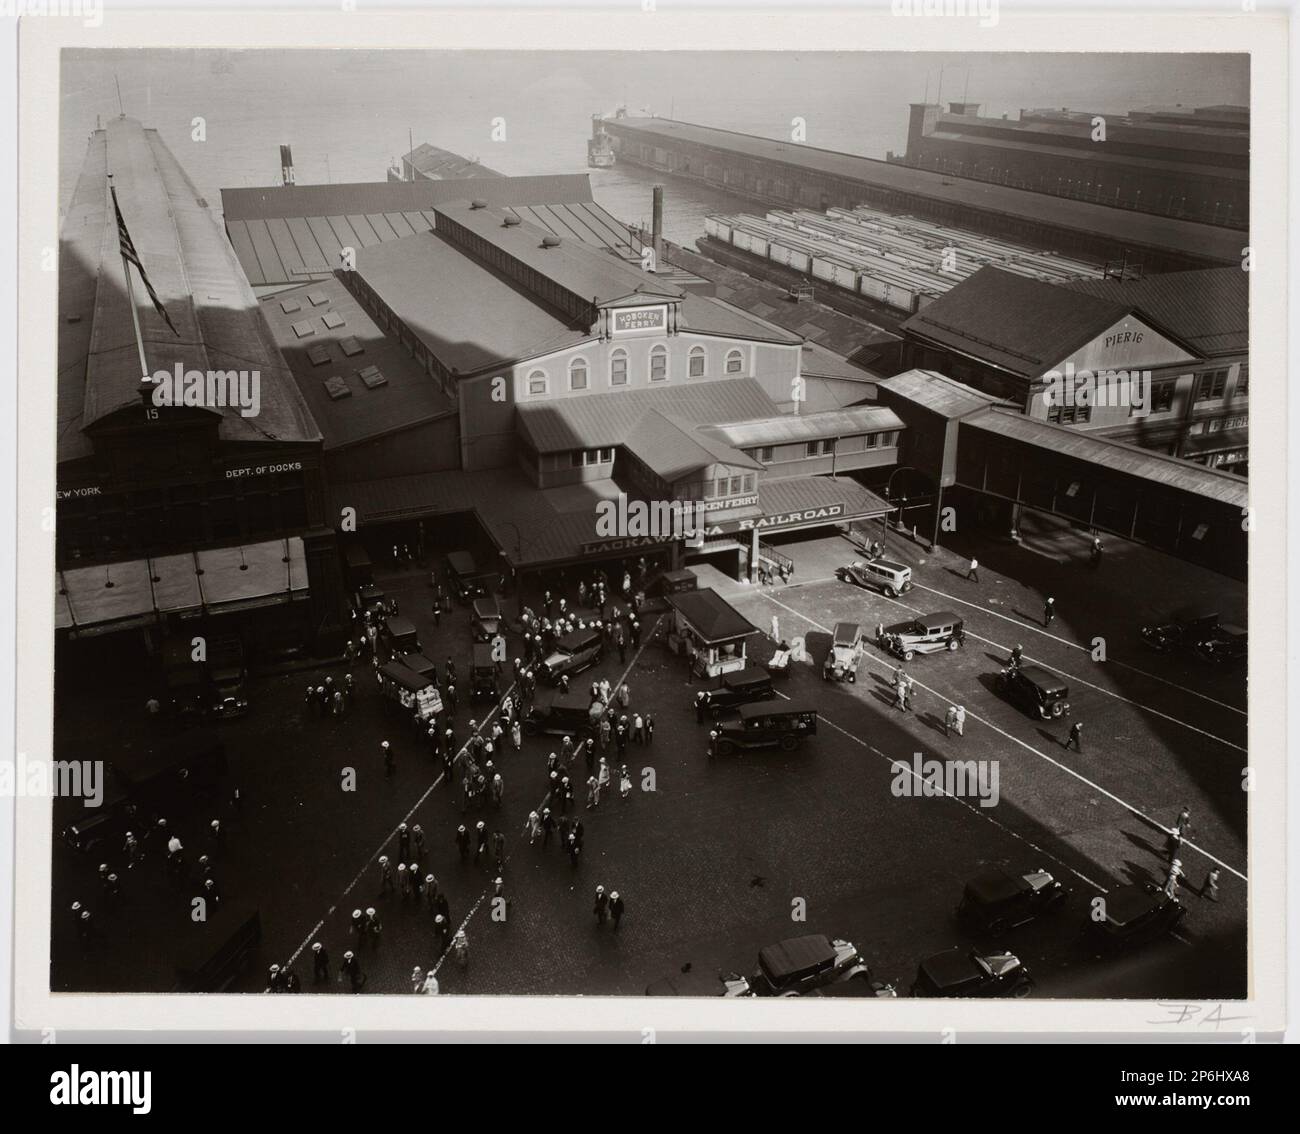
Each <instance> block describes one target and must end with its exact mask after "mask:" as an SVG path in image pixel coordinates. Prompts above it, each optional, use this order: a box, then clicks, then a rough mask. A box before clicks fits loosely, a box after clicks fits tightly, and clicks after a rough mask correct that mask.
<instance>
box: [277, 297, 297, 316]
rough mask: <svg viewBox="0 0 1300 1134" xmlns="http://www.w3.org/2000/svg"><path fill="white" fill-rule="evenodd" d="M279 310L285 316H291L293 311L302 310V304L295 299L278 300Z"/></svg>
mask: <svg viewBox="0 0 1300 1134" xmlns="http://www.w3.org/2000/svg"><path fill="white" fill-rule="evenodd" d="M280 310H281V311H283V312H284V313H285V314H286V315H292V314H293V313H294V312H295V311H301V310H302V304H301V303H299V302H298V301H297V300H296V299H282V300H280Z"/></svg>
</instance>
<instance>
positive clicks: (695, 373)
mask: <svg viewBox="0 0 1300 1134" xmlns="http://www.w3.org/2000/svg"><path fill="white" fill-rule="evenodd" d="M690 375H691V377H692V378H703V377H704V355H702V354H693V355H691V370H690Z"/></svg>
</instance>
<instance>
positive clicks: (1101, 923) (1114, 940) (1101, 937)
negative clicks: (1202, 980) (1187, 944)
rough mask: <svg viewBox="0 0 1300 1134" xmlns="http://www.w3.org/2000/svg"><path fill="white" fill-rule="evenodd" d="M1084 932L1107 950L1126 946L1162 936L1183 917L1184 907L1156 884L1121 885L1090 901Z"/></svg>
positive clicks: (1095, 943)
mask: <svg viewBox="0 0 1300 1134" xmlns="http://www.w3.org/2000/svg"><path fill="white" fill-rule="evenodd" d="M1091 908H1092V909H1094V910H1095V911H1096V916H1094V917H1090V918H1089V921H1088V923H1087V931H1088V933H1089V934H1090V935H1091V939H1092V943H1093V944H1094V945H1096V946H1097V947H1098V948H1099V949H1102V950H1105V951H1110V950H1120V949H1129V948H1133V947H1134V946H1137V945H1144V944H1146V943H1147V942H1149V941H1154V940H1156V939H1157V938H1160V937H1164V936H1165V935H1166V934H1167V933H1171V932H1172V931H1173V930H1174V929H1175V928H1177V926H1178V923H1179V922H1181V921H1182V920H1183V918H1184V917H1186V916H1187V907H1186V906H1184V905H1183V904H1182V903H1181V902H1180V901H1179V900H1178V899H1177V898H1171V897H1169V896H1168V895H1167V894H1166V893H1165V892H1164V891H1163V890H1162V889H1160V887H1159V886H1156V885H1154V884H1152V883H1150V882H1146V883H1143V884H1140V885H1136V886H1121V887H1120V888H1119V889H1118V890H1112V891H1111V892H1110V893H1109V894H1106V895H1104V896H1102V897H1101V898H1100V899H1099V902H1096V903H1093V905H1092V907H1091Z"/></svg>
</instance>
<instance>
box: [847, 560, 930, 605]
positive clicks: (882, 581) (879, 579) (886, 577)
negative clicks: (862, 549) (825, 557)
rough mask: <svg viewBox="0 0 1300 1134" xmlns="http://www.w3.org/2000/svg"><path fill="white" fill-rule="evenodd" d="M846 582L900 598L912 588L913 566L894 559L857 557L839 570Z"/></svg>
mask: <svg viewBox="0 0 1300 1134" xmlns="http://www.w3.org/2000/svg"><path fill="white" fill-rule="evenodd" d="M837 574H838V575H839V577H840V578H841V579H843V580H844V581H845V582H846V583H856V584H857V585H858V586H859V587H866V588H867V589H869V590H873V591H880V592H881V593H882V594H885V595H887V596H888V597H889V598H898V596H899V595H903V594H906V593H907V592H908V591H910V590H911V589H912V568H910V567H909V566H907V564H905V563H896V562H895V561H894V560H892V559H855V560H854V561H853V562H852V563H850V564H849V565H848V566H847V567H841V568H840V569H839V571H838V572H837Z"/></svg>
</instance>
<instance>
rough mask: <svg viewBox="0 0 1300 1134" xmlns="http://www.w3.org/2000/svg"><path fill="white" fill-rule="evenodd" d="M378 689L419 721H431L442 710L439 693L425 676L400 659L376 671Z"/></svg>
mask: <svg viewBox="0 0 1300 1134" xmlns="http://www.w3.org/2000/svg"><path fill="white" fill-rule="evenodd" d="M375 678H376V680H377V681H378V682H379V691H380V692H381V693H382V694H383V695H384V696H385V697H386V698H388V700H390V701H392V702H394V703H395V704H398V705H400V706H401V707H402V708H403V709H405V710H407V712H409V713H412V714H414V715H415V716H418V717H419V718H420V720H422V721H431V720H433V719H434V718H435V717H436V716H437V715H438V714H439V713H441V712H442V695H441V694H440V693H439V692H438V687H437V686H436V685H434V683H433V682H432V681H430V680H429V679H428V678H427V677H422V676H421V675H420V674H418V673H416V672H415V670H413V669H410V668H409V667H408V666H407V665H406V664H405V663H404V662H403V661H402V660H401V659H400V658H398V659H394V660H393V661H390V662H389V663H388V664H387V665H382V666H380V667H379V668H378V669H377V670H376V671H375Z"/></svg>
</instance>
